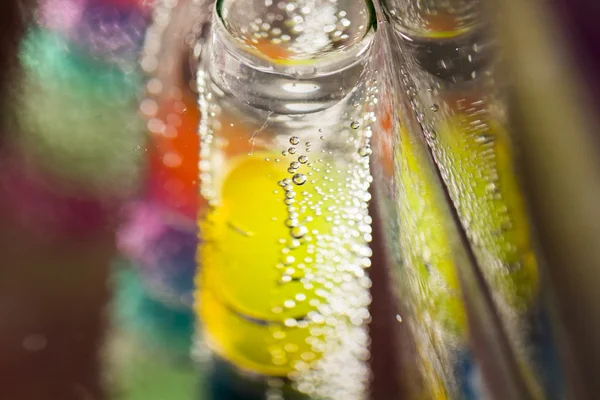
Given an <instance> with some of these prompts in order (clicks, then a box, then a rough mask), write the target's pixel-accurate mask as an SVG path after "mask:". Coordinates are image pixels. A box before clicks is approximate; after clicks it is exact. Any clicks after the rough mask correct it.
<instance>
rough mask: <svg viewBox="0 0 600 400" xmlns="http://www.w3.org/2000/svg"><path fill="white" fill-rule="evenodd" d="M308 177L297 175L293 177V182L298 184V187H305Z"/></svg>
mask: <svg viewBox="0 0 600 400" xmlns="http://www.w3.org/2000/svg"><path fill="white" fill-rule="evenodd" d="M306 179H307V178H306V175H304V174H296V175H294V176H293V177H292V181H293V182H294V183H295V184H296V185H304V184H305V183H306Z"/></svg>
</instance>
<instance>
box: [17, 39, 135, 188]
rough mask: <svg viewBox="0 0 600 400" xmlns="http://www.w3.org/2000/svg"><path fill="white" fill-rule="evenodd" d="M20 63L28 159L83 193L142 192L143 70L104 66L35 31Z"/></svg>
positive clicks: (20, 114) (22, 146)
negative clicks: (140, 103)
mask: <svg viewBox="0 0 600 400" xmlns="http://www.w3.org/2000/svg"><path fill="white" fill-rule="evenodd" d="M20 59H21V63H22V67H23V71H24V76H23V78H22V83H21V85H19V86H18V89H17V90H18V92H16V93H15V97H16V99H15V101H14V102H13V104H14V105H15V107H16V110H15V114H16V115H17V123H18V128H19V132H18V134H15V138H14V139H15V142H16V144H17V146H18V148H19V150H20V152H21V153H22V154H23V155H24V156H25V157H26V159H27V160H28V161H29V162H31V163H33V164H34V165H36V166H38V167H40V168H43V169H44V170H46V171H49V172H51V173H53V174H56V175H57V176H58V177H60V178H63V179H64V180H66V181H69V182H72V183H74V184H76V185H77V187H78V188H83V189H87V190H92V191H94V192H102V193H103V194H106V195H111V194H116V195H122V194H129V193H130V192H131V191H132V190H134V189H135V187H136V186H137V185H138V183H139V182H138V181H139V178H140V172H141V166H142V162H143V159H144V155H145V151H144V145H145V130H144V125H143V121H142V119H141V118H140V116H139V115H138V113H137V108H138V99H139V93H140V90H141V87H142V84H143V80H142V76H141V74H140V73H139V72H138V70H137V65H131V64H126V63H124V64H121V65H117V64H114V63H107V62H104V61H103V60H102V59H99V58H95V57H93V56H91V55H90V54H87V53H86V52H85V49H83V48H78V47H76V46H74V45H73V44H72V43H70V42H68V41H67V40H66V39H65V38H64V37H62V36H61V35H60V34H58V33H53V32H50V31H45V30H42V29H32V30H31V31H29V33H28V35H27V36H26V38H25V39H24V41H23V43H22V46H21V52H20Z"/></svg>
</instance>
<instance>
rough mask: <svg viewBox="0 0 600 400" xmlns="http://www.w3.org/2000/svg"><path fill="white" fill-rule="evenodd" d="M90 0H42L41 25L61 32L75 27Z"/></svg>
mask: <svg viewBox="0 0 600 400" xmlns="http://www.w3.org/2000/svg"><path fill="white" fill-rule="evenodd" d="M87 2H88V0H42V1H41V2H40V21H39V23H40V25H42V26H44V27H46V28H47V29H52V30H56V31H59V32H69V31H71V30H72V29H74V28H75V27H76V26H77V24H78V23H79V21H81V16H82V15H83V10H84V9H85V6H86V4H87Z"/></svg>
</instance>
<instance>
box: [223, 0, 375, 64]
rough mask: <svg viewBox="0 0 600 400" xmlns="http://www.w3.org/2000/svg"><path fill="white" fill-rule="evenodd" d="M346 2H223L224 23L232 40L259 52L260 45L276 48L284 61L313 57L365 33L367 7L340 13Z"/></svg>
mask: <svg viewBox="0 0 600 400" xmlns="http://www.w3.org/2000/svg"><path fill="white" fill-rule="evenodd" d="M257 2H258V3H259V4H256V3H257ZM346 3H347V2H344V1H325V0H296V1H277V0H266V1H263V0H257V1H255V2H253V1H248V2H247V5H244V6H240V7H238V8H234V6H233V3H231V5H229V4H228V2H227V1H225V2H223V4H224V5H223V7H224V8H227V13H226V14H224V15H227V17H226V18H225V21H224V22H225V25H226V26H227V28H228V29H229V31H230V32H232V33H233V36H234V37H236V38H238V40H240V41H242V42H244V43H245V44H247V45H250V46H252V47H255V48H256V49H258V50H259V51H260V50H261V46H264V45H278V46H281V48H285V50H286V51H287V52H288V53H289V54H288V55H287V58H290V59H306V58H316V57H319V56H320V55H323V54H326V53H328V52H331V51H334V50H338V49H344V48H347V47H350V46H352V45H353V44H355V43H357V42H358V41H359V40H361V39H362V37H363V36H364V34H365V33H366V31H367V30H368V28H369V22H370V21H369V15H368V14H369V11H368V9H367V7H366V6H365V7H363V9H361V7H349V8H348V10H344V9H342V8H344V7H346ZM355 9H359V10H360V11H359V12H357V11H354V10H355Z"/></svg>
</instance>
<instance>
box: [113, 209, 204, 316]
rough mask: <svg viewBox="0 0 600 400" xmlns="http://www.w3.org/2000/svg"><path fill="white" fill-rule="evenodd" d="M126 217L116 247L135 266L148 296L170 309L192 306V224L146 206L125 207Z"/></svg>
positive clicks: (194, 246)
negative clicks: (126, 208)
mask: <svg viewBox="0 0 600 400" xmlns="http://www.w3.org/2000/svg"><path fill="white" fill-rule="evenodd" d="M127 214H128V215H129V217H130V218H129V219H128V222H127V223H126V224H125V225H124V226H123V227H122V228H121V229H120V231H119V233H118V238H117V239H118V247H119V249H120V250H121V252H122V253H123V254H124V255H125V256H127V257H128V258H130V259H131V260H132V261H134V263H136V264H137V265H138V268H139V269H140V271H141V275H142V279H143V281H144V283H145V285H146V286H147V288H148V290H149V292H150V293H149V294H150V295H151V296H153V297H155V298H156V299H157V300H160V301H161V302H163V303H166V304H168V305H170V306H175V307H177V306H179V307H181V306H183V307H189V306H191V303H192V300H193V291H194V276H195V275H196V249H197V247H198V236H197V233H196V224H195V221H193V220H191V219H188V218H185V217H181V216H179V215H178V214H174V213H173V212H171V211H169V210H167V209H165V208H163V207H160V206H158V205H155V204H152V203H147V202H138V203H135V204H132V205H130V206H128V210H127Z"/></svg>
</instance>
